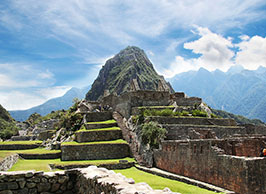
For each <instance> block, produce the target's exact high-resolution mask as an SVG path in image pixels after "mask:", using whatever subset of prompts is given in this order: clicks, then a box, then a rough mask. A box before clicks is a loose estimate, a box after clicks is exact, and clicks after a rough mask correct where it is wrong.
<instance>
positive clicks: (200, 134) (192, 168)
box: [65, 80, 266, 194]
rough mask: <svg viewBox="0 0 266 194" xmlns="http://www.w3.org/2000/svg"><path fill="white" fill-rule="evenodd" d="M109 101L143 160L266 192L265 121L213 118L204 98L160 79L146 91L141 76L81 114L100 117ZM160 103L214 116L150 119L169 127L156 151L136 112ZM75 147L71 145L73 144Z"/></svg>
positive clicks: (251, 192)
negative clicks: (175, 89)
mask: <svg viewBox="0 0 266 194" xmlns="http://www.w3.org/2000/svg"><path fill="white" fill-rule="evenodd" d="M107 106H108V107H110V110H111V112H113V118H115V119H116V120H117V124H118V126H119V127H120V128H121V130H122V136H123V139H125V140H126V141H127V142H128V143H129V147H130V150H131V152H132V154H133V155H134V157H135V158H136V160H137V161H138V163H140V164H143V165H146V166H155V167H157V168H160V169H163V170H166V171H168V172H173V173H176V174H178V175H183V176H187V177H189V178H193V179H196V180H200V181H203V182H206V183H210V184H213V185H216V186H219V187H223V188H226V189H228V190H232V191H234V192H235V193H238V194H242V193H246V194H255V193H258V194H261V193H266V175H265V174H264V173H263V172H264V171H265V170H266V158H263V157H259V154H260V150H261V148H263V147H266V127H265V126H254V125H238V124H237V123H236V122H235V121H234V120H233V119H217V118H210V113H211V110H210V109H209V108H208V107H207V106H206V105H205V104H204V103H203V102H202V99H201V98H197V97H188V96H186V95H185V94H184V93H183V92H176V93H172V94H171V93H170V92H169V90H168V89H167V88H166V85H165V84H164V83H161V82H160V81H159V83H158V91H147V90H140V89H139V87H138V83H137V80H132V82H131V90H130V91H128V92H125V93H122V94H120V95H117V94H113V93H111V94H110V93H109V92H106V93H105V95H104V97H103V98H102V99H101V100H100V101H98V102H87V101H85V100H84V101H82V102H81V103H80V104H79V105H78V111H77V113H78V114H83V115H84V119H85V121H89V120H90V119H91V120H93V121H94V120H95V119H97V118H99V115H98V116H97V114H101V112H99V113H97V111H96V110H98V108H99V107H107ZM156 107H169V108H170V109H172V110H175V111H182V110H188V111H190V110H194V109H200V110H204V111H206V112H207V113H208V115H209V116H208V117H206V118H199V117H149V118H148V120H149V121H156V122H158V123H159V124H160V125H162V127H164V128H165V129H166V130H167V132H168V133H167V135H166V138H165V139H164V140H163V141H162V142H161V146H160V148H159V149H157V150H150V149H149V147H147V146H145V145H143V144H142V142H141V138H140V133H139V131H138V130H137V129H138V126H136V124H134V123H133V122H132V115H136V114H138V111H139V110H140V108H145V109H149V108H150V109H152V108H156ZM109 113H110V111H109ZM109 113H108V114H109ZM88 115H91V116H90V117H88ZM101 115H103V114H101ZM94 117H95V118H94ZM100 117H102V116H100ZM101 119H103V120H104V118H101ZM82 138H83V135H82V134H81V136H80V140H78V141H83V140H82ZM70 147H71V146H68V149H72V147H71V148H70ZM111 149H112V148H111ZM75 152H76V151H75ZM126 154H128V153H126ZM92 155H93V154H92ZM65 156H66V157H68V155H65ZM69 157H72V156H69ZM71 159H73V158H71Z"/></svg>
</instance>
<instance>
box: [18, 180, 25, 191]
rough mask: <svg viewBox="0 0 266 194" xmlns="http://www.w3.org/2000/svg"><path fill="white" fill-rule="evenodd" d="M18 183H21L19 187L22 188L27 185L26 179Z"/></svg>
mask: <svg viewBox="0 0 266 194" xmlns="http://www.w3.org/2000/svg"><path fill="white" fill-rule="evenodd" d="M18 184H19V187H20V188H21V189H23V188H24V187H25V185H26V181H24V180H23V181H19V182H18Z"/></svg>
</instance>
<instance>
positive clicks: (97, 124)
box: [84, 120, 117, 129]
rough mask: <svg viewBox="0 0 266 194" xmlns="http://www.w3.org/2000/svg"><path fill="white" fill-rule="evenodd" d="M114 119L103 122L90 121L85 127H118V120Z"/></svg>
mask: <svg viewBox="0 0 266 194" xmlns="http://www.w3.org/2000/svg"><path fill="white" fill-rule="evenodd" d="M112 121H114V120H108V121H103V122H88V123H85V124H84V125H85V128H86V129H100V128H109V127H116V126H117V122H116V121H114V122H112Z"/></svg>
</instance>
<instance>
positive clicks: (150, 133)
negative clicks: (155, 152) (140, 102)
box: [141, 121, 167, 148]
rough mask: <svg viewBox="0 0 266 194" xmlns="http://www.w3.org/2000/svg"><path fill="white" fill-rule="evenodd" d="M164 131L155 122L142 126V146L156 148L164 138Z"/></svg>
mask: <svg viewBox="0 0 266 194" xmlns="http://www.w3.org/2000/svg"><path fill="white" fill-rule="evenodd" d="M166 133H167V131H166V129H165V128H163V127H161V126H160V125H159V124H158V123H157V122H153V121H150V122H147V123H144V124H143V125H142V130H141V138H142V141H143V143H144V144H146V145H147V144H148V145H150V147H151V148H158V147H159V143H160V140H161V139H163V138H164V137H165V134H166Z"/></svg>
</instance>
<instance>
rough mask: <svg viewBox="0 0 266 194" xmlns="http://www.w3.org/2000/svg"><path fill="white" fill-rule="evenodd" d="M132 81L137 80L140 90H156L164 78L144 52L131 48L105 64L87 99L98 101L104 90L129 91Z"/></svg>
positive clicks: (119, 92) (111, 91) (118, 92)
mask: <svg viewBox="0 0 266 194" xmlns="http://www.w3.org/2000/svg"><path fill="white" fill-rule="evenodd" d="M132 79H137V81H138V84H139V86H140V89H143V90H144V89H145V90H156V89H157V84H158V81H159V80H160V79H163V78H162V77H161V76H159V75H158V74H157V73H156V71H155V70H154V68H153V65H152V63H151V62H150V60H149V59H148V57H147V56H146V54H145V53H144V51H143V50H141V49H139V48H138V47H134V46H129V47H127V48H126V49H124V50H122V51H120V52H119V53H118V54H117V55H115V56H114V57H113V58H111V59H109V60H108V61H107V62H106V63H105V65H104V66H103V67H102V69H101V71H100V73H99V75H98V77H97V79H96V80H95V81H94V83H93V85H92V87H91V90H90V91H89V92H88V93H87V95H86V99H87V100H97V99H98V98H100V97H101V96H103V94H104V90H109V92H110V93H113V92H116V93H117V94H121V93H123V92H125V91H128V90H129V89H130V83H131V80H132Z"/></svg>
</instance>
